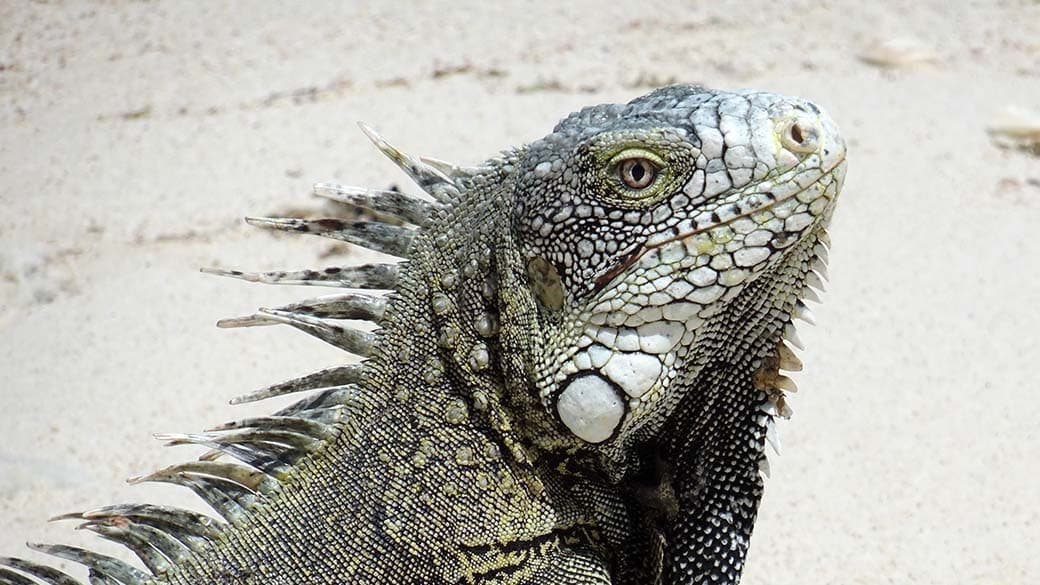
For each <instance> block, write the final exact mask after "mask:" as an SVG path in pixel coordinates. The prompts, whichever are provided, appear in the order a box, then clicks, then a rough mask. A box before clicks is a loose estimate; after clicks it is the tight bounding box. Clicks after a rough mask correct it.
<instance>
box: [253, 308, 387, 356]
mask: <svg viewBox="0 0 1040 585" xmlns="http://www.w3.org/2000/svg"><path fill="white" fill-rule="evenodd" d="M260 312H261V313H263V314H264V315H267V316H269V317H270V318H272V319H275V320H277V321H279V322H281V323H285V324H287V325H292V326H293V327H295V328H297V329H299V330H300V331H303V332H304V333H308V334H310V335H313V336H314V337H317V338H318V339H321V340H322V341H325V342H326V343H330V344H332V345H335V346H336V347H338V348H340V349H344V350H346V351H349V352H350V353H353V354H356V355H359V356H368V355H371V353H372V346H373V345H374V344H375V340H376V335H375V334H374V333H369V332H367V331H359V330H357V329H351V328H349V327H342V326H340V325H336V324H333V323H329V322H327V321H324V320H322V319H316V318H314V317H308V316H307V315H297V314H294V313H286V312H285V311H278V310H274V309H260Z"/></svg>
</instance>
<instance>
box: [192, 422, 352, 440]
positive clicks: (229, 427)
mask: <svg viewBox="0 0 1040 585" xmlns="http://www.w3.org/2000/svg"><path fill="white" fill-rule="evenodd" d="M240 429H257V430H262V431H266V430H281V431H289V432H293V433H298V434H301V435H307V436H308V437H311V438H314V439H319V440H325V439H330V438H332V437H333V436H335V429H334V428H333V427H331V426H330V425H328V424H325V423H321V422H317V421H313V420H308V419H304V418H295V417H290V416H263V417H257V418H247V419H243V420H239V421H231V422H226V423H224V424H221V425H217V426H215V427H212V428H210V429H207V431H206V432H221V431H233V430H240Z"/></svg>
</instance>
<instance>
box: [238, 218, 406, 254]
mask: <svg viewBox="0 0 1040 585" xmlns="http://www.w3.org/2000/svg"><path fill="white" fill-rule="evenodd" d="M246 223H248V224H249V225H252V226H256V227H262V228H267V229H273V230H280V231H288V232H299V233H305V234H314V235H317V236H325V237H326V238H332V239H335V240H341V241H344V242H350V243H351V244H356V245H358V246H361V247H364V248H368V249H369V250H375V251H376V252H382V253H383V254H389V255H391V256H397V257H399V258H407V257H408V249H409V248H410V247H411V245H412V238H414V237H415V231H414V230H412V229H410V228H406V227H400V226H396V225H390V224H388V223H383V222H379V221H347V220H342V219H297V218H292V217H247V218H246Z"/></svg>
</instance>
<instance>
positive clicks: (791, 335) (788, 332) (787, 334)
mask: <svg viewBox="0 0 1040 585" xmlns="http://www.w3.org/2000/svg"><path fill="white" fill-rule="evenodd" d="M784 339H786V340H787V341H788V342H789V343H790V344H791V345H793V346H795V347H797V348H798V349H805V345H804V344H803V343H802V340H801V339H800V338H799V337H798V331H796V330H795V328H794V324H793V323H788V324H787V325H784Z"/></svg>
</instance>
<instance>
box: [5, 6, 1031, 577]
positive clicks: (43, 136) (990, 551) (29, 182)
mask: <svg viewBox="0 0 1040 585" xmlns="http://www.w3.org/2000/svg"><path fill="white" fill-rule="evenodd" d="M217 4H218V3H208V2H198V3H189V2H169V3H156V2H133V3H119V2H116V3H89V4H88V3H72V2H70V3H60V2H55V3H23V2H0V202H2V209H3V210H4V211H3V213H2V214H0V399H2V400H0V404H2V408H0V436H2V440H0V554H11V553H19V554H21V553H22V552H25V551H24V549H22V543H23V542H24V541H26V540H30V541H50V542H54V541H60V542H79V543H82V542H87V539H86V538H84V535H82V534H78V533H73V532H72V531H71V530H70V527H69V526H66V525H54V524H51V525H48V524H47V523H46V519H47V518H48V517H49V516H51V515H54V514H57V513H61V512H68V511H73V510H82V509H85V508H91V507H95V506H97V505H100V504H106V503H111V502H116V501H140V500H161V501H163V502H170V503H182V504H183V503H187V504H188V505H193V506H196V507H198V506H200V505H199V504H195V503H193V500H192V498H191V497H190V496H188V495H187V494H182V493H181V492H180V491H178V490H176V489H173V488H171V489H162V488H159V487H148V486H141V487H132V488H131V487H128V486H126V485H125V484H124V483H123V479H124V478H126V477H128V476H131V475H136V474H140V473H143V472H146V471H149V470H151V469H154V468H156V466H158V465H161V464H165V463H171V462H174V461H178V460H182V459H183V458H184V457H186V455H187V454H186V453H184V452H183V451H177V450H163V449H160V447H159V445H158V443H156V442H155V441H153V440H152V439H151V438H150V433H152V432H157V431H190V430H197V429H200V428H202V427H204V426H208V425H210V424H211V423H215V422H219V421H222V420H225V419H229V418H238V417H241V416H243V415H244V414H246V413H249V412H255V411H260V412H266V411H269V410H270V409H271V408H273V407H272V406H271V405H260V406H259V408H258V409H254V410H250V409H248V408H244V407H235V408H232V407H229V406H227V405H226V401H227V399H228V398H230V397H231V396H233V395H236V394H240V393H242V392H244V391H248V390H250V389H252V388H254V387H257V386H260V385H263V384H264V383H266V382H272V381H275V380H279V379H283V378H287V377H290V376H293V375H296V374H299V373H304V372H306V371H308V370H311V369H314V368H318V367H321V366H325V365H329V364H333V363H337V362H340V361H342V360H343V359H344V357H343V356H342V354H339V353H337V352H336V351H334V350H333V349H331V348H329V347H326V346H324V345H323V344H321V343H320V342H317V341H314V340H311V339H309V338H307V337H306V336H303V335H300V334H297V333H294V332H292V331H289V330H280V329H266V330H237V331H231V332H227V331H218V330H216V329H215V328H213V327H212V323H213V322H214V321H215V320H216V319H218V318H220V317H224V316H230V315H234V314H242V313H247V312H250V311H251V310H252V309H253V308H254V307H257V306H272V305H275V304H278V303H280V302H284V301H288V300H290V299H295V298H299V297H302V296H305V295H306V293H307V292H309V291H306V290H304V291H302V292H301V291H300V290H291V289H285V288H276V287H262V286H258V285H250V284H246V283H241V282H235V281H226V280H223V279H219V278H215V277H210V276H205V275H201V274H199V273H198V272H197V268H198V267H200V266H213V265H217V266H233V267H243V268H257V269H274V268H302V267H310V266H322V265H326V264H337V263H343V262H348V261H353V260H356V259H361V258H362V254H361V253H359V252H358V251H356V250H353V251H351V250H346V251H345V250H344V249H342V248H337V247H335V246H332V245H330V244H328V243H326V242H324V241H319V240H316V239H307V238H298V239H288V238H275V237H272V236H271V235H269V234H267V233H262V232H259V231H256V230H252V229H249V228H247V227H244V226H243V225H242V224H241V223H240V221H239V218H240V217H241V216H242V215H245V214H278V213H285V212H293V211H301V210H303V211H307V210H314V209H318V207H319V203H318V202H317V201H315V200H314V199H313V198H311V197H309V196H308V193H309V186H310V184H311V183H313V182H316V181H325V180H339V181H342V182H347V183H353V184H360V185H371V186H377V187H385V186H386V185H388V184H390V183H391V182H400V183H401V184H402V185H406V183H403V182H402V181H403V177H402V175H401V174H400V173H399V172H398V171H397V170H396V169H395V168H393V167H392V165H391V164H390V163H389V162H387V161H385V160H382V159H381V157H380V156H379V155H378V153H377V152H376V151H375V150H374V149H372V148H371V147H370V146H369V145H368V144H367V142H366V141H365V139H364V138H363V136H361V134H360V133H359V132H358V131H357V130H356V128H355V127H354V122H355V121H356V120H366V121H368V122H370V123H372V124H374V125H376V127H378V128H379V129H380V130H381V131H382V132H383V133H384V134H385V135H386V136H388V137H390V138H391V139H393V140H394V141H395V142H397V143H399V144H400V145H401V146H402V147H404V148H406V149H408V150H410V151H413V152H416V153H422V154H429V155H432V156H436V157H439V158H443V159H448V160H453V161H458V162H461V163H474V162H477V161H479V160H481V159H482V158H483V157H485V156H487V155H490V154H493V153H494V152H496V151H497V150H498V149H500V148H503V147H506V146H509V145H513V144H517V143H520V142H522V141H526V140H531V139H534V138H537V137H538V136H540V135H542V134H544V133H545V132H546V131H548V130H549V129H550V128H551V126H552V124H553V123H554V122H555V121H556V120H557V119H558V118H559V117H561V116H562V115H564V114H566V113H567V112H569V111H571V110H573V109H575V108H577V107H580V106H582V105H587V104H590V103H597V102H603V101H615V100H625V99H629V98H631V97H634V96H636V95H639V94H641V93H643V92H645V91H646V90H648V89H649V88H650V87H652V86H655V85H658V84H662V83H666V82H669V81H672V80H676V81H693V82H703V83H706V84H709V85H714V86H720V87H726V88H735V87H756V88H763V89H770V90H775V91H780V92H785V93H791V94H797V95H803V96H806V97H810V98H812V99H813V100H815V101H816V102H817V103H820V104H822V105H824V106H825V107H826V108H828V109H829V111H830V112H831V114H832V115H833V116H834V118H835V119H836V120H838V122H839V123H840V124H841V125H842V126H843V130H844V132H845V133H846V135H847V137H848V141H849V144H850V152H851V154H850V161H851V162H850V172H849V177H848V181H847V184H846V188H845V194H844V197H843V201H842V204H841V206H840V209H839V211H838V214H837V217H836V220H835V223H834V225H833V229H832V235H833V240H834V243H835V244H834V249H833V252H832V254H831V270H830V272H831V279H832V284H831V287H830V290H829V292H828V294H827V295H826V298H825V301H826V302H825V303H824V304H823V305H822V306H821V307H820V308H819V309H818V310H817V316H818V321H819V323H820V325H819V327H817V328H809V329H804V330H803V332H802V337H803V339H804V340H805V341H806V343H807V345H808V350H807V351H806V352H804V353H803V357H804V360H805V361H806V371H805V372H804V373H802V374H799V375H798V376H797V379H798V382H799V384H800V386H801V388H802V391H801V392H800V393H799V394H798V395H797V396H796V397H795V398H794V400H793V403H794V407H795V410H796V415H795V417H794V419H793V420H792V421H790V422H788V423H786V424H785V425H784V426H783V431H784V437H785V448H784V454H783V456H781V457H774V458H773V465H772V467H773V477H772V479H771V480H770V481H769V483H768V486H767V492H766V497H765V501H764V504H763V507H762V515H761V519H760V520H759V522H758V527H757V530H756V533H755V537H754V539H753V542H752V551H751V555H750V559H749V562H748V567H747V571H746V578H745V581H744V582H745V583H747V584H750V585H755V584H763V583H772V584H795V583H801V584H804V583H842V584H846V583H864V584H867V583H869V584H875V583H900V584H902V583H936V584H939V583H942V584H949V583H978V584H1026V583H1029V584H1032V583H1036V582H1038V580H1040V556H1038V555H1037V554H1036V549H1037V546H1038V545H1040V506H1038V504H1040V497H1038V488H1037V485H1038V483H1040V463H1038V453H1040V423H1038V422H1037V412H1040V392H1038V387H1037V382H1036V380H1037V378H1036V373H1035V369H1036V364H1037V363H1038V362H1040V345H1038V331H1040V316H1038V315H1040V312H1038V311H1037V303H1038V302H1040V271H1038V270H1037V267H1038V266H1040V239H1038V238H1037V237H1036V225H1037V223H1038V221H1040V159H1037V158H1036V157H1034V156H1031V155H1030V154H1028V153H1025V152H1020V151H1014V150H1008V149H1001V148H998V147H997V146H996V145H995V144H994V142H993V140H991V138H990V136H988V134H987V132H986V127H987V125H988V124H989V123H990V121H991V120H993V119H995V118H996V117H997V116H998V115H999V114H1000V112H1001V111H1002V110H1003V109H1004V108H1005V107H1006V106H1009V105H1016V104H1017V105H1019V106H1023V107H1027V108H1029V107H1031V108H1034V109H1036V108H1038V107H1040V40H1038V39H1040V4H1037V3H1036V2H1027V1H1021V2H973V3H967V2H964V3H956V5H955V6H952V7H951V6H950V4H951V3H949V2H944V1H929V2H914V3H906V4H905V5H903V4H900V5H896V4H889V5H881V6H876V7H872V8H865V7H863V6H862V5H864V4H867V3H862V2H859V1H853V0H839V1H834V2H796V3H790V4H786V5H784V6H783V7H781V4H783V3H777V2H761V3H756V4H755V5H751V4H742V3H728V2H712V3H697V4H689V5H684V6H681V7H680V6H677V4H679V3H669V4H668V11H667V12H658V11H657V9H656V8H650V7H648V6H649V5H646V4H645V3H632V4H630V5H628V6H621V5H619V6H617V7H615V8H610V9H605V8H602V7H600V6H599V5H598V3H570V4H568V6H567V7H557V8H551V9H541V8H536V7H535V6H533V5H531V4H529V3H522V2H516V3H481V2H458V1H456V2H450V3H443V4H442V5H433V4H429V5H427V4H424V5H423V7H418V6H416V7H412V8H408V9H405V8H402V7H401V5H400V4H398V3H391V2H387V3H380V4H381V5H382V6H383V7H382V8H378V7H353V8H352V7H348V6H345V5H341V3H336V2H329V3H327V5H325V4H324V3H322V4H319V3H317V2H310V3H306V4H305V5H298V6H295V7H283V6H282V5H281V4H280V3H278V4H276V3H273V2H271V3H239V4H238V5H237V7H236V8H234V9H232V8H230V7H228V6H226V5H224V4H223V3H219V4H220V6H218V5H217ZM342 4H346V3H342ZM357 4H360V3H357ZM490 4H495V6H496V7H494V8H492V7H489V6H488V5H490ZM655 6H659V7H661V8H662V9H663V8H664V5H655ZM900 39H902V40H900ZM893 40H898V42H896V43H895V44H891V45H889V46H890V47H894V49H892V50H890V51H889V53H891V55H889V56H888V57H886V56H884V55H881V57H880V59H881V60H883V61H885V60H887V61H893V60H894V62H893V63H890V66H884V65H878V64H871V63H868V62H865V61H864V60H863V59H862V58H861V56H862V55H868V56H869V55H874V56H875V57H877V56H878V51H877V50H873V49H871V47H874V46H875V45H876V44H877V43H885V42H888V41H893ZM908 41H912V43H911V42H908ZM908 47H909V48H908ZM92 540H94V541H95V544H96V539H92ZM100 548H101V549H103V550H105V551H116V550H118V549H116V548H114V547H107V546H105V545H104V543H102V544H101V545H100ZM34 558H40V557H39V556H36V557H34Z"/></svg>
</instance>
